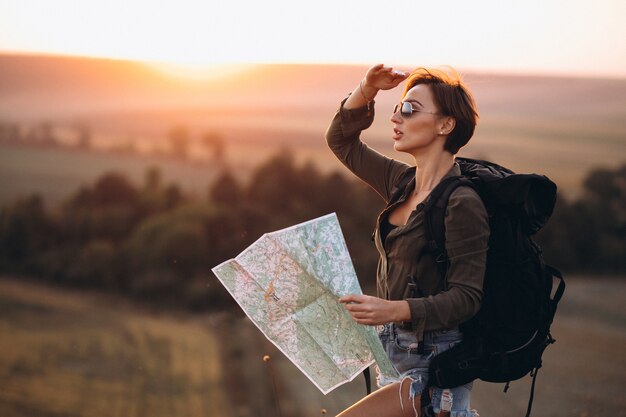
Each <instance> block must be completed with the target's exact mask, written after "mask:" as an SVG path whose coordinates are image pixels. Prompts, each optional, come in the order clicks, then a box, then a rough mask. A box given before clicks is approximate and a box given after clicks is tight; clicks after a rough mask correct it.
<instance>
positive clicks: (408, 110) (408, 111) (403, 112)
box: [393, 101, 439, 119]
mask: <svg viewBox="0 0 626 417" xmlns="http://www.w3.org/2000/svg"><path fill="white" fill-rule="evenodd" d="M398 110H400V116H402V117H403V118H404V119H408V118H409V117H411V115H413V113H429V114H439V113H437V112H432V111H426V110H418V109H414V108H413V106H412V105H411V103H409V102H408V101H403V102H402V103H400V104H396V106H395V107H394V108H393V114H396V113H397V112H398Z"/></svg>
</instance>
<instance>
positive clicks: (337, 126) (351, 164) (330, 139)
mask: <svg viewBox="0 0 626 417" xmlns="http://www.w3.org/2000/svg"><path fill="white" fill-rule="evenodd" d="M346 100H347V98H346V99H344V100H343V101H342V102H341V105H340V107H339V110H337V113H335V117H334V118H333V120H332V122H331V123H330V126H329V127H328V130H327V131H326V142H327V144H328V147H329V148H330V149H331V150H332V151H333V153H334V154H335V156H336V157H337V158H338V159H339V160H340V161H341V162H342V163H343V164H344V165H345V166H346V167H347V168H348V169H349V170H350V171H352V172H353V173H354V174H355V175H356V176H357V177H359V178H360V179H361V180H363V181H364V182H366V183H367V184H368V185H369V186H371V187H372V188H373V189H374V190H375V191H376V192H377V193H378V194H380V196H381V197H383V198H384V199H385V201H388V200H389V198H390V194H391V190H392V189H393V186H394V184H395V183H396V182H397V181H398V179H399V178H400V176H401V175H402V173H403V172H404V171H405V170H406V169H407V168H408V167H409V166H408V165H407V164H405V163H403V162H399V161H396V160H395V159H391V158H388V157H386V156H384V155H382V154H380V153H378V152H376V151H375V150H373V149H371V148H369V147H368V146H367V145H366V144H365V143H363V142H362V141H361V139H360V135H361V131H362V130H365V129H367V128H368V127H370V126H371V124H372V122H373V120H374V102H371V103H370V104H369V105H368V106H363V107H360V108H358V109H350V110H349V109H345V108H344V107H343V104H344V103H345V101H346Z"/></svg>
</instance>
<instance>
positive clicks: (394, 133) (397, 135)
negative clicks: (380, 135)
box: [392, 129, 402, 140]
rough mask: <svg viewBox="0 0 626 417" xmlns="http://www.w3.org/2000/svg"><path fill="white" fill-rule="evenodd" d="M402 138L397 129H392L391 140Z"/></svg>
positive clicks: (400, 132)
mask: <svg viewBox="0 0 626 417" xmlns="http://www.w3.org/2000/svg"><path fill="white" fill-rule="evenodd" d="M401 137H402V131H401V130H399V129H393V136H392V138H393V140H398V139H400V138H401Z"/></svg>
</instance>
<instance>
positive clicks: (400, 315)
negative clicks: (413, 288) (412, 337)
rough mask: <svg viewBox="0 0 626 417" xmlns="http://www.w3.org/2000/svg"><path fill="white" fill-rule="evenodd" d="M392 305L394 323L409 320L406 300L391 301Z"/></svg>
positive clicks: (408, 308)
mask: <svg viewBox="0 0 626 417" xmlns="http://www.w3.org/2000/svg"><path fill="white" fill-rule="evenodd" d="M391 302H392V303H393V304H394V308H393V310H394V318H395V319H394V320H393V321H394V322H396V323H398V322H401V321H410V320H411V308H410V307H409V302H408V301H407V300H398V301H391Z"/></svg>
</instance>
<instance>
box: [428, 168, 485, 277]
mask: <svg viewBox="0 0 626 417" xmlns="http://www.w3.org/2000/svg"><path fill="white" fill-rule="evenodd" d="M460 186H467V187H472V188H475V186H474V183H473V182H472V181H471V180H470V179H468V178H466V177H463V176H454V177H448V178H445V179H444V180H442V181H441V182H440V183H439V184H438V185H437V186H436V187H435V188H434V189H433V190H432V191H431V193H430V195H429V196H428V199H427V200H426V201H425V203H424V226H425V232H426V241H427V242H428V243H427V245H428V247H427V248H428V251H430V252H431V253H432V254H433V256H434V257H435V261H436V262H437V265H439V270H440V272H441V276H442V277H445V276H446V272H447V269H448V255H447V252H446V229H445V217H446V208H447V207H448V200H449V199H450V195H452V193H453V192H454V190H456V189H457V188H458V187H460Z"/></svg>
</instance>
